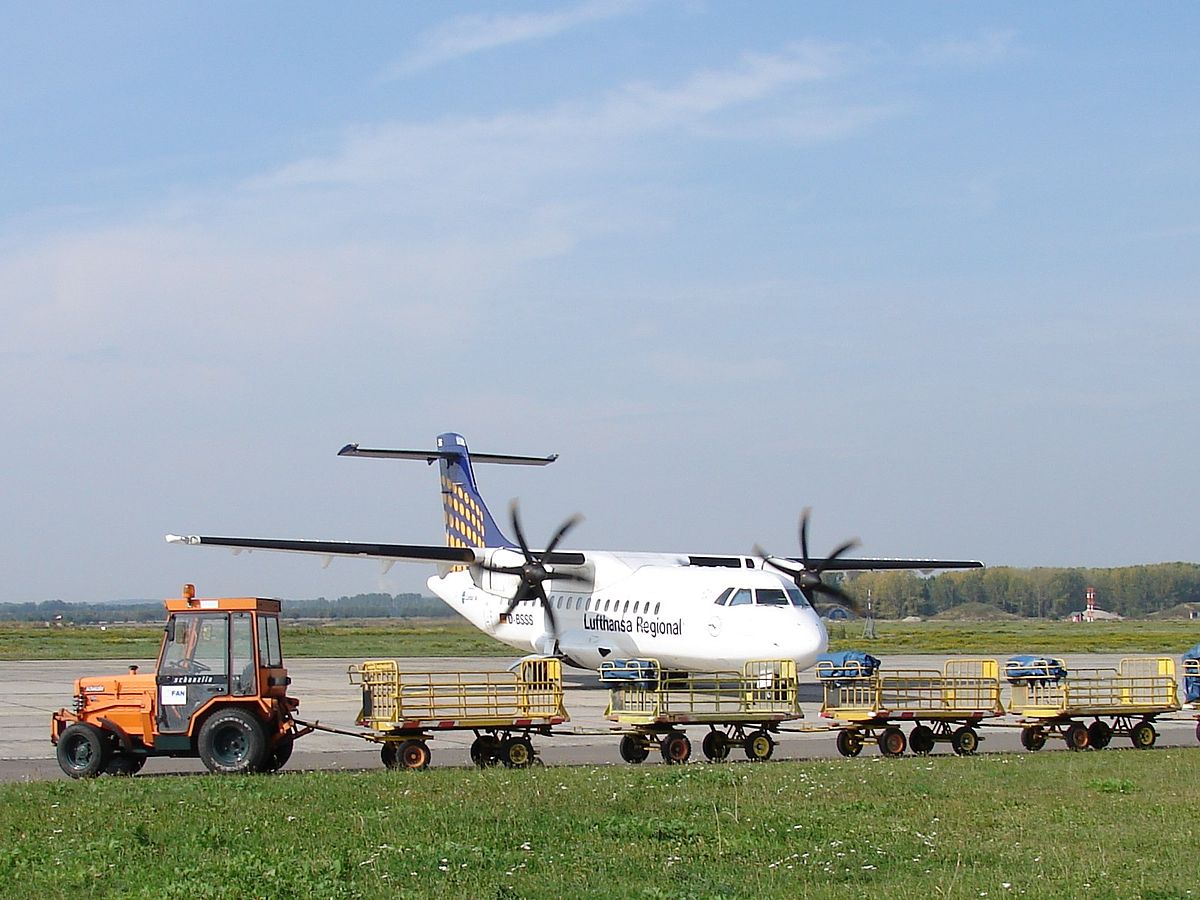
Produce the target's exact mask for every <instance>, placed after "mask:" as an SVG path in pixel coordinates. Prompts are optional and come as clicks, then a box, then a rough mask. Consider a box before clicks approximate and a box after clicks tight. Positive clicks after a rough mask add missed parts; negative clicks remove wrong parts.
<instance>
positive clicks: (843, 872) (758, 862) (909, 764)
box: [0, 749, 1200, 898]
mask: <svg viewBox="0 0 1200 900" xmlns="http://www.w3.org/2000/svg"><path fill="white" fill-rule="evenodd" d="M1197 752H1198V751H1196V750H1194V749H1180V750H1169V751H1151V752H1138V751H1133V750H1125V751H1116V750H1108V751H1104V752H1102V753H1067V752H1046V753H1041V754H1025V755H1008V754H996V755H988V756H980V757H973V758H962V759H960V758H956V757H949V756H935V757H930V758H919V757H909V758H903V759H883V758H872V759H859V760H852V761H848V760H836V761H833V760H831V761H824V762H802V763H792V762H777V763H770V764H766V765H753V764H746V763H743V764H726V765H708V764H692V765H687V766H680V767H667V766H662V765H656V766H644V767H634V766H614V767H601V768H548V769H532V770H527V771H508V770H503V769H500V770H489V771H483V772H476V771H473V770H463V769H434V770H431V771H428V772H424V773H406V772H386V771H382V770H381V771H378V772H365V773H310V774H283V775H279V776H248V777H215V776H198V777H182V778H181V777H145V776H139V777H137V778H133V779H118V778H103V779H99V780H97V781H92V782H68V781H57V782H44V783H35V784H20V785H13V784H10V785H3V786H0V884H5V885H8V887H7V888H5V890H6V891H16V893H17V894H18V895H22V896H30V897H35V896H87V897H181V898H182V897H186V898H193V897H297V896H308V895H312V896H320V897H389V896H408V897H437V896H447V897H576V896H583V897H717V896H740V897H769V896H779V897H847V896H856V895H860V896H928V897H982V896H987V897H991V898H996V897H1006V896H1014V897H1016V896H1026V897H1046V896H1054V897H1080V898H1084V897H1087V898H1095V897H1101V898H1103V897H1134V896H1138V897H1161V898H1166V897H1188V896H1195V895H1196V893H1197V892H1200V888H1198V887H1197V884H1196V879H1195V848H1196V845H1197V840H1198V838H1200V825H1197V824H1196V817H1195V810H1196V808H1197V805H1198V804H1200V781H1198V780H1197V779H1196V778H1195V771H1196V763H1197V759H1198V757H1197Z"/></svg>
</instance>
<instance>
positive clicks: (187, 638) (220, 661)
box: [159, 613, 229, 677]
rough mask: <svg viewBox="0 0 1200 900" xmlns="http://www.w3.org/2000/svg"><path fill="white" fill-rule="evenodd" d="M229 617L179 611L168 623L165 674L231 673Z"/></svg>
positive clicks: (162, 672) (218, 674)
mask: <svg viewBox="0 0 1200 900" xmlns="http://www.w3.org/2000/svg"><path fill="white" fill-rule="evenodd" d="M228 652H229V617H228V616H223V615H213V614H212V613H204V614H200V613H176V614H175V615H173V616H172V617H171V621H170V622H169V623H168V625H167V640H166V642H165V644H164V645H163V655H162V661H161V663H160V664H159V672H160V673H161V674H164V675H202V674H212V675H216V676H220V677H225V676H226V675H228V670H227V660H228Z"/></svg>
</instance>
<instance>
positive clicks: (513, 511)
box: [508, 499, 533, 562]
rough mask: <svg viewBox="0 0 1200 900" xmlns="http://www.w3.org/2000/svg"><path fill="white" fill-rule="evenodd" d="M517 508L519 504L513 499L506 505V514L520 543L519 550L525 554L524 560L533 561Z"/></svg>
mask: <svg viewBox="0 0 1200 900" xmlns="http://www.w3.org/2000/svg"><path fill="white" fill-rule="evenodd" d="M519 509H520V506H519V504H518V503H517V501H516V500H515V499H514V500H513V501H512V503H510V504H509V505H508V514H509V517H510V518H511V519H512V527H513V532H514V533H515V534H516V536H517V543H518V544H520V545H521V552H522V553H523V554H525V561H526V562H533V556H532V554H530V552H529V542H528V541H527V540H525V531H524V529H522V528H521V514H520V512H519Z"/></svg>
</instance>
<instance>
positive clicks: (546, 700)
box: [348, 657, 570, 769]
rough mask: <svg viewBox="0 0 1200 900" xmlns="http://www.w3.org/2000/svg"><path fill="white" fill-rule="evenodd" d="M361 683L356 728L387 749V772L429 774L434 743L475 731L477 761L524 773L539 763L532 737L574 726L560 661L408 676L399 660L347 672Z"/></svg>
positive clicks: (542, 660) (536, 660)
mask: <svg viewBox="0 0 1200 900" xmlns="http://www.w3.org/2000/svg"><path fill="white" fill-rule="evenodd" d="M348 671H349V675H350V683H351V684H360V685H362V694H363V705H362V711H361V712H360V713H359V716H358V724H359V725H360V726H363V727H365V728H368V729H370V732H369V733H367V734H364V735H362V736H363V737H365V738H366V739H367V740H370V741H374V742H376V743H379V744H382V747H381V748H380V757H381V758H382V759H383V764H384V765H385V766H387V767H388V768H389V769H424V768H426V767H427V766H428V765H429V760H430V752H429V743H428V742H429V740H430V739H431V738H432V737H433V736H434V735H435V734H437V733H438V732H444V731H472V732H474V734H475V741H474V743H472V745H471V760H472V761H473V762H474V763H475V764H476V765H477V766H480V767H483V766H487V765H494V764H496V763H503V764H504V765H506V766H509V767H512V768H524V767H526V766H530V765H533V764H534V763H536V762H540V760H538V759H537V751H536V750H535V749H534V746H533V742H532V741H531V740H530V736H531V735H534V734H540V735H546V736H549V735H550V734H551V733H552V731H551V730H552V728H553V727H554V726H555V725H561V724H562V723H564V722H566V721H568V720H569V718H570V717H569V716H568V715H567V710H566V707H565V706H564V705H563V682H562V663H561V662H560V661H559V660H557V659H554V658H551V657H539V658H532V659H524V660H521V662H520V663H519V664H518V665H517V666H516V668H515V670H514V671H510V672H402V671H400V669H399V667H398V666H397V664H396V662H395V661H394V660H369V661H367V662H364V663H361V664H357V665H352V666H350V668H349V670H348Z"/></svg>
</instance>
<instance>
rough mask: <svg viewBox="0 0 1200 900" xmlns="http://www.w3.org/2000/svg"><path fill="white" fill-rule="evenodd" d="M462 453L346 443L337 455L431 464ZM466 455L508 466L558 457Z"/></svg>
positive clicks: (546, 462) (542, 462) (543, 462)
mask: <svg viewBox="0 0 1200 900" xmlns="http://www.w3.org/2000/svg"><path fill="white" fill-rule="evenodd" d="M462 455H463V450H462V449H460V448H458V447H447V448H446V449H444V450H372V449H369V448H367V447H360V446H358V444H347V445H346V446H345V447H343V448H342V449H341V450H339V451H338V456H370V457H374V458H375V459H417V460H421V461H423V462H426V463H429V464H431V465H432V464H433V463H435V462H437V461H438V460H439V459H456V458H458V457H460V456H462ZM468 455H469V456H470V458H471V462H473V463H502V464H504V465H509V466H548V465H550V463H552V462H554V461H555V460H556V459H558V454H557V453H554V454H552V455H550V456H511V455H508V454H503V453H476V452H475V451H473V450H472V451H470V452H469V453H468Z"/></svg>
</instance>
